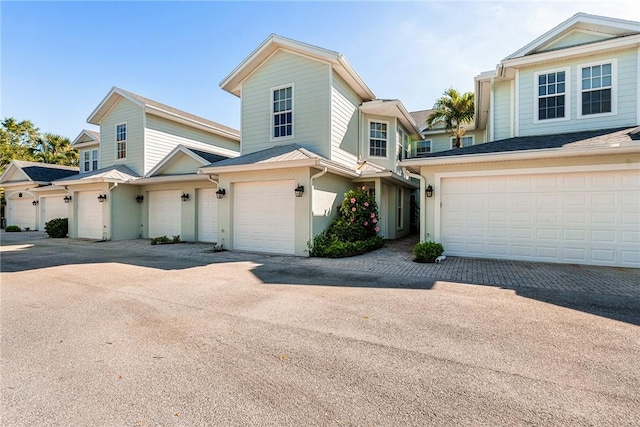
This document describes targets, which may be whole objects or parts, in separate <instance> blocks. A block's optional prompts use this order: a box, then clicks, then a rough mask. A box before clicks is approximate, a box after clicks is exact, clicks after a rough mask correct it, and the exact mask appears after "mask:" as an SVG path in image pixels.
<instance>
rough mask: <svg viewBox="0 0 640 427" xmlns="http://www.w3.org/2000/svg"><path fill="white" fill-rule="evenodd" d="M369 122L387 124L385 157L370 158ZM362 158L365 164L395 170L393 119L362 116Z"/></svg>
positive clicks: (394, 122)
mask: <svg viewBox="0 0 640 427" xmlns="http://www.w3.org/2000/svg"><path fill="white" fill-rule="evenodd" d="M371 122H381V123H386V124H387V156H386V157H379V156H370V155H369V153H370V152H371V151H370V149H369V124H370V123H371ZM361 127H362V132H361V135H362V158H363V159H364V160H366V161H367V162H370V163H374V164H376V165H378V166H382V167H384V168H387V169H389V170H392V171H395V170H396V160H397V157H396V133H397V131H398V128H397V123H396V119H395V117H387V116H378V115H374V114H363V115H362V125H361Z"/></svg>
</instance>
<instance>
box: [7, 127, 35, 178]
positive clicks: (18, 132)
mask: <svg viewBox="0 0 640 427" xmlns="http://www.w3.org/2000/svg"><path fill="white" fill-rule="evenodd" d="M38 138H39V129H38V128H37V127H35V126H34V124H33V123H31V121H29V120H23V121H21V122H18V121H16V119H14V118H13V117H8V118H5V119H4V120H3V121H2V124H1V125H0V174H1V173H2V172H4V170H5V168H6V167H7V165H8V164H9V163H11V161H12V160H34V153H35V151H36V147H37V145H38Z"/></svg>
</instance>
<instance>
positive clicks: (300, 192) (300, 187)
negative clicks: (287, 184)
mask: <svg viewBox="0 0 640 427" xmlns="http://www.w3.org/2000/svg"><path fill="white" fill-rule="evenodd" d="M293 191H294V192H295V193H296V197H302V195H303V194H304V185H300V184H298V186H297V187H296V188H295V189H294V190H293Z"/></svg>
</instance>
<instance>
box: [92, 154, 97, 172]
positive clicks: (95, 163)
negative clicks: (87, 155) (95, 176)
mask: <svg viewBox="0 0 640 427" xmlns="http://www.w3.org/2000/svg"><path fill="white" fill-rule="evenodd" d="M97 169H98V150H91V170H97Z"/></svg>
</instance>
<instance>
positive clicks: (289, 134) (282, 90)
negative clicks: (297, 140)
mask: <svg viewBox="0 0 640 427" xmlns="http://www.w3.org/2000/svg"><path fill="white" fill-rule="evenodd" d="M289 138H293V84H290V85H284V86H279V87H275V88H271V140H272V141H273V140H276V139H278V140H280V139H289Z"/></svg>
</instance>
